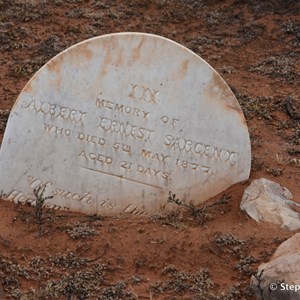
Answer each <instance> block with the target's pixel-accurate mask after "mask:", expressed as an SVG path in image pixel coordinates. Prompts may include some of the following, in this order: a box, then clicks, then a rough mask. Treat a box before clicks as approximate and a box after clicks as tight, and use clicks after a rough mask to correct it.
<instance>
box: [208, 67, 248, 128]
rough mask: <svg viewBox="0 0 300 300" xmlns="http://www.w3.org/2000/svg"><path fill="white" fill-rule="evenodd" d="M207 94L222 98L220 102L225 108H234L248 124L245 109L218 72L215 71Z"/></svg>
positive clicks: (216, 98) (244, 122) (217, 98)
mask: <svg viewBox="0 0 300 300" xmlns="http://www.w3.org/2000/svg"><path fill="white" fill-rule="evenodd" d="M205 94H206V95H207V96H208V97H209V98H210V99H212V100H220V101H221V102H220V104H221V105H222V106H223V107H224V108H225V110H231V111H232V110H233V111H234V112H235V113H237V114H238V115H239V117H240V119H241V123H242V124H244V125H245V126H247V123H246V120H245V117H244V114H243V111H242V109H241V107H240V105H239V103H238V101H237V99H236V98H235V96H234V94H233V92H232V91H231V90H230V88H229V87H228V86H227V84H226V83H225V81H224V80H223V79H222V77H221V76H220V75H219V74H218V73H216V72H213V77H212V79H211V81H210V83H209V84H208V86H207V88H206V90H205Z"/></svg>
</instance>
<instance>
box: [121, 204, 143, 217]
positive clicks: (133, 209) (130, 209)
mask: <svg viewBox="0 0 300 300" xmlns="http://www.w3.org/2000/svg"><path fill="white" fill-rule="evenodd" d="M123 212H124V213H128V214H131V215H135V216H146V215H148V213H147V212H146V211H144V210H140V209H139V207H138V206H137V205H134V204H129V205H128V206H126V208H125V209H124V210H123Z"/></svg>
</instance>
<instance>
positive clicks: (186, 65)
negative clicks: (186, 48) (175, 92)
mask: <svg viewBox="0 0 300 300" xmlns="http://www.w3.org/2000/svg"><path fill="white" fill-rule="evenodd" d="M188 69H189V60H188V59H187V60H185V61H184V62H183V63H182V64H181V66H180V69H179V78H180V79H183V78H184V77H185V75H186V74H187V71H188Z"/></svg>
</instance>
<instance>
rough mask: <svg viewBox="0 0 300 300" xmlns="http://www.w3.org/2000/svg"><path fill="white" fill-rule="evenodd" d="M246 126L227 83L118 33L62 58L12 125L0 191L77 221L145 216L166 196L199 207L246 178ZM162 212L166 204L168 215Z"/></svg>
mask: <svg viewBox="0 0 300 300" xmlns="http://www.w3.org/2000/svg"><path fill="white" fill-rule="evenodd" d="M250 164H251V153H250V141H249V134H248V129H247V125H246V122H245V119H244V116H243V113H242V111H241V109H240V106H239V104H238V102H237V100H236V98H235V96H234V95H233V93H232V92H231V90H230V89H229V87H228V86H227V85H226V83H225V82H224V80H223V79H222V78H221V77H220V76H219V75H218V74H217V73H216V71H215V70H214V69H213V68H212V67H211V66H209V65H208V64H207V63H206V62H205V61H204V60H202V59H201V58H200V57H198V56H197V55H196V54H194V53H193V52H191V51H190V50H188V49H186V48H185V47H183V46H181V45H179V44H177V43H175V42H173V41H171V40H168V39H165V38H163V37H159V36H155V35H150V34H140V33H119V34H110V35H105V36H100V37H96V38H93V39H90V40H87V41H84V42H81V43H79V44H77V45H74V46H72V47H70V48H69V49H67V50H65V51H63V52H62V53H60V54H59V55H57V56H56V57H54V58H53V59H52V60H50V61H49V62H48V63H47V64H46V65H45V66H44V67H42V68H41V69H40V70H39V71H38V72H37V73H36V74H35V75H34V76H33V78H32V79H31V80H30V81H29V82H28V84H27V85H26V86H25V88H24V89H23V91H22V92H21V94H20V95H19V97H18V99H17V101H16V103H15V105H14V107H13V109H12V112H11V114H10V117H9V120H8V125H7V129H6V132H5V136H4V140H3V144H2V148H1V153H0V171H1V174H0V190H2V194H4V196H5V197H6V198H7V199H9V200H11V201H14V202H33V201H34V196H33V189H34V188H35V187H37V186H39V185H41V184H44V185H46V194H47V195H52V196H54V197H53V198H52V199H51V200H47V202H48V206H49V207H53V208H57V209H70V210H73V211H81V212H85V213H99V214H103V215H117V214H119V213H129V214H133V215H147V214H149V213H155V212H157V211H159V210H160V209H161V208H162V207H165V208H166V209H172V208H174V207H173V206H172V204H169V203H167V199H168V192H169V191H172V192H173V193H176V195H177V197H179V198H180V199H183V200H184V201H187V202H192V203H194V204H198V203H200V202H203V201H205V200H207V199H209V198H210V197H212V196H214V195H216V194H218V193H220V192H222V191H223V190H225V189H226V188H227V187H229V186H230V185H232V184H234V183H237V182H240V181H243V180H246V179H247V178H248V177H249V172H250ZM166 204H167V205H166Z"/></svg>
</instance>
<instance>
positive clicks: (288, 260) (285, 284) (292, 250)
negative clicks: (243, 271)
mask: <svg viewBox="0 0 300 300" xmlns="http://www.w3.org/2000/svg"><path fill="white" fill-rule="evenodd" d="M274 284H276V285H274ZM251 286H252V287H253V289H254V290H255V293H256V295H257V299H264V300H269V299H272V300H273V299H278V300H282V299H284V300H299V299H300V233H297V234H295V235H294V236H292V237H291V238H290V239H288V240H287V241H285V242H284V243H282V244H281V245H280V246H279V247H278V249H277V250H276V252H275V254H274V255H273V257H272V258H271V260H270V261H269V262H268V263H264V264H261V265H260V266H259V268H258V271H257V273H256V276H252V278H251ZM276 286H277V288H276V289H275V287H276ZM296 289H297V291H296ZM261 295H263V298H262V296H261Z"/></svg>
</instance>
